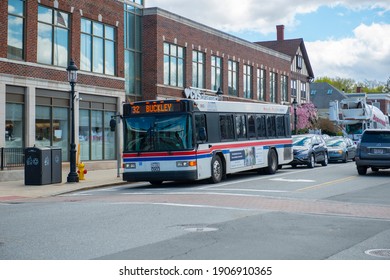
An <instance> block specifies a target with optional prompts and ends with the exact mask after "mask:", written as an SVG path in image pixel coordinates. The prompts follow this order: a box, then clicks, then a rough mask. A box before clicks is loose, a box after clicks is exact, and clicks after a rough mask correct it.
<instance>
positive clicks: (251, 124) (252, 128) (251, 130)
mask: <svg viewBox="0 0 390 280" xmlns="http://www.w3.org/2000/svg"><path fill="white" fill-rule="evenodd" d="M248 136H249V138H256V125H255V116H254V115H249V116H248Z"/></svg>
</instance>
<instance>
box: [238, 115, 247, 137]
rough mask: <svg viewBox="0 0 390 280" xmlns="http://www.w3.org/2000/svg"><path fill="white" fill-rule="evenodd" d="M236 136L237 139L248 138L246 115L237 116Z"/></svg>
mask: <svg viewBox="0 0 390 280" xmlns="http://www.w3.org/2000/svg"><path fill="white" fill-rule="evenodd" d="M236 136H237V139H243V138H246V121H245V116H244V115H236Z"/></svg>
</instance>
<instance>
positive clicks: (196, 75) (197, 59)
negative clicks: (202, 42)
mask: <svg viewBox="0 0 390 280" xmlns="http://www.w3.org/2000/svg"><path fill="white" fill-rule="evenodd" d="M204 68H205V59H204V53H202V52H198V51H192V86H193V87H196V88H204Z"/></svg>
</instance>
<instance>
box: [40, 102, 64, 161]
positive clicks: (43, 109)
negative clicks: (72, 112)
mask: <svg viewBox="0 0 390 280" xmlns="http://www.w3.org/2000/svg"><path fill="white" fill-rule="evenodd" d="M42 99H44V98H42ZM45 99H46V98H45ZM68 131H69V120H68V108H60V107H54V106H53V107H52V106H41V105H38V106H36V108H35V144H36V145H37V146H38V147H47V146H55V147H60V148H61V150H62V158H63V159H64V160H68V158H69V155H68V146H69V145H68V143H69V137H68Z"/></svg>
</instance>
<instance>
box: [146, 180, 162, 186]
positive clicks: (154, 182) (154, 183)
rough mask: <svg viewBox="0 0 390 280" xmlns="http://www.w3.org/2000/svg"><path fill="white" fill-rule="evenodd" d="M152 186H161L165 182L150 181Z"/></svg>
mask: <svg viewBox="0 0 390 280" xmlns="http://www.w3.org/2000/svg"><path fill="white" fill-rule="evenodd" d="M149 183H150V184H152V185H153V186H160V185H161V184H162V183H163V181H149Z"/></svg>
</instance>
